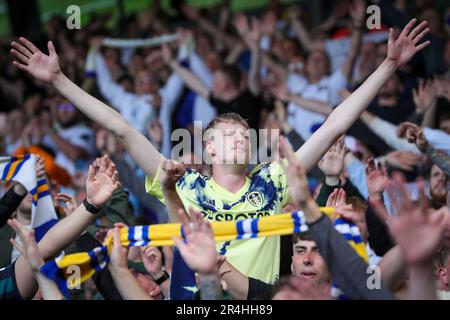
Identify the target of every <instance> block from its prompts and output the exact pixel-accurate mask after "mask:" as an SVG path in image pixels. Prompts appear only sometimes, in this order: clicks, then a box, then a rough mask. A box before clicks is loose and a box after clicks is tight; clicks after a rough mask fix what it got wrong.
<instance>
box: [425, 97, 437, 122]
mask: <svg viewBox="0 0 450 320" xmlns="http://www.w3.org/2000/svg"><path fill="white" fill-rule="evenodd" d="M436 105H437V104H436V101H434V102H433V104H432V105H431V106H430V107H429V108H428V109H427V110H426V111H425V113H424V115H423V120H422V127H430V128H433V126H434V119H435V115H436Z"/></svg>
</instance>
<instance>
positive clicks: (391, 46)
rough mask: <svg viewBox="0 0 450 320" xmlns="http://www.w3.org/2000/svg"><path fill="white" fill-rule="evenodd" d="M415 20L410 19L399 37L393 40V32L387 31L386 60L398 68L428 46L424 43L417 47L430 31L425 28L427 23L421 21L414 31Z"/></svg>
mask: <svg viewBox="0 0 450 320" xmlns="http://www.w3.org/2000/svg"><path fill="white" fill-rule="evenodd" d="M416 22H417V19H412V20H411V21H410V22H409V23H408V24H407V25H406V26H405V27H404V28H403V30H402V32H401V33H400V35H399V36H398V37H397V39H395V37H394V30H393V29H392V28H391V29H390V30H389V40H388V53H387V58H388V60H390V61H391V62H394V63H395V65H396V67H399V66H401V65H403V64H405V63H407V62H408V61H409V59H411V58H412V56H414V55H415V54H416V53H417V52H419V51H420V50H422V49H423V48H425V47H426V46H428V45H429V44H430V41H425V42H424V43H421V44H419V45H418V43H419V41H420V40H422V38H423V37H424V36H425V35H426V34H427V33H428V32H429V31H430V29H429V28H427V22H426V21H423V22H422V23H420V24H419V25H418V26H416V27H415V28H414V29H413V27H414V24H415V23H416Z"/></svg>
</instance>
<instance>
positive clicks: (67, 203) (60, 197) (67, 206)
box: [55, 193, 78, 217]
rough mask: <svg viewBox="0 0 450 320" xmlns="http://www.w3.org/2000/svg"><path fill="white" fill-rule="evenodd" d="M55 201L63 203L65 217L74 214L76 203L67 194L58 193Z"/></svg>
mask: <svg viewBox="0 0 450 320" xmlns="http://www.w3.org/2000/svg"><path fill="white" fill-rule="evenodd" d="M55 200H56V201H58V202H63V203H64V207H63V210H64V213H65V215H66V217H67V216H68V215H70V214H71V213H72V212H74V211H75V209H76V208H77V207H78V203H77V200H75V197H74V196H73V195H71V194H68V193H58V194H57V195H56V197H55Z"/></svg>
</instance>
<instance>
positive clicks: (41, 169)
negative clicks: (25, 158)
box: [36, 155, 45, 179]
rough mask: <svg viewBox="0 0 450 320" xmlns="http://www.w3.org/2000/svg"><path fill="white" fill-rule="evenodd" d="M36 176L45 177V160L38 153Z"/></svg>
mask: <svg viewBox="0 0 450 320" xmlns="http://www.w3.org/2000/svg"><path fill="white" fill-rule="evenodd" d="M36 177H37V178H38V179H42V178H45V160H44V158H42V157H41V156H39V155H36Z"/></svg>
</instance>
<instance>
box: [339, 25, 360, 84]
mask: <svg viewBox="0 0 450 320" xmlns="http://www.w3.org/2000/svg"><path fill="white" fill-rule="evenodd" d="M361 42H362V27H359V26H357V27H356V28H354V29H353V32H352V42H351V47H350V53H349V55H348V57H347V60H346V61H345V63H344V66H343V68H342V69H343V70H342V72H343V73H344V76H345V78H346V79H347V80H348V81H350V80H351V78H352V72H353V67H354V65H355V61H356V58H357V56H358V52H359V48H360V47H361Z"/></svg>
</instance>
